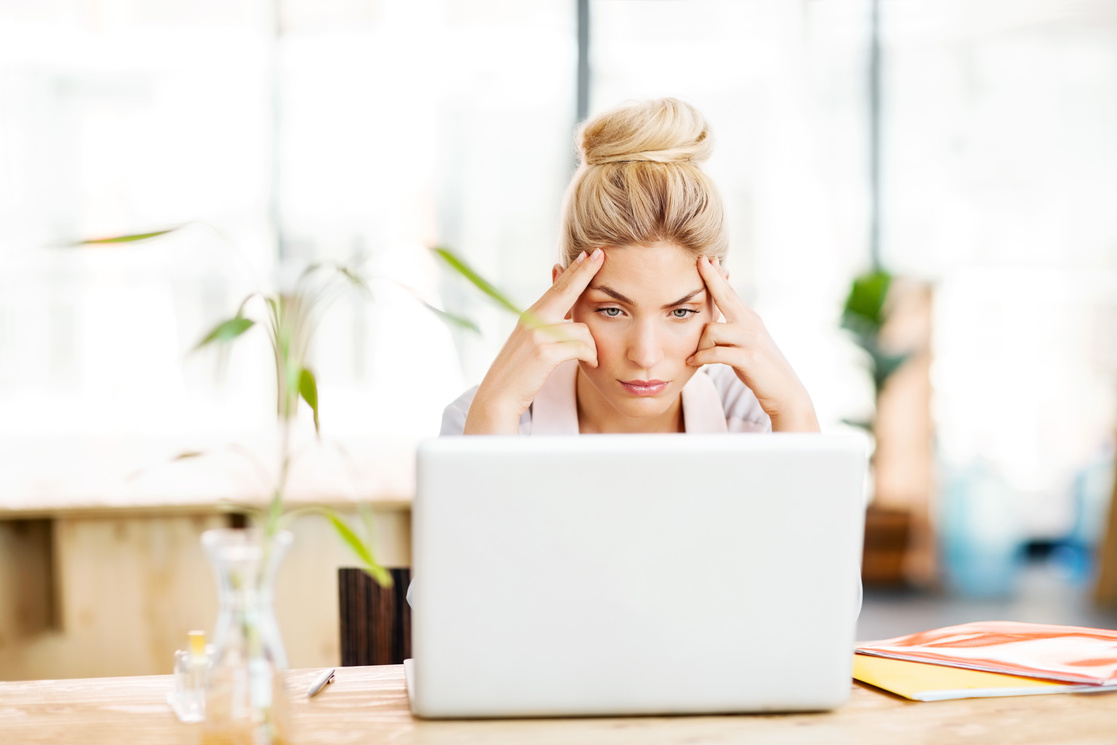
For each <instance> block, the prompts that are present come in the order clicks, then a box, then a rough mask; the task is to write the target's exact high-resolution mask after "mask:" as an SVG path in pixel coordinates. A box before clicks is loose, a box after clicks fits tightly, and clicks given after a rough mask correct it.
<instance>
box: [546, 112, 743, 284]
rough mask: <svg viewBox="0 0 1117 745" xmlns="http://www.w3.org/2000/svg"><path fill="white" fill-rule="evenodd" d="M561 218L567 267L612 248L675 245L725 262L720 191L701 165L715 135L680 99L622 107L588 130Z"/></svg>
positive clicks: (581, 132) (582, 131) (582, 134)
mask: <svg viewBox="0 0 1117 745" xmlns="http://www.w3.org/2000/svg"><path fill="white" fill-rule="evenodd" d="M576 142H577V145H578V152H579V155H580V162H579V165H578V170H577V171H576V172H575V173H574V178H573V179H572V180H571V182H570V187H569V189H568V190H567V192H566V199H565V203H564V206H563V215H562V245H561V250H562V259H563V265H564V266H565V265H569V264H570V262H572V261H573V260H574V259H576V258H577V257H578V254H580V253H581V252H582V251H592V250H593V249H595V248H598V247H609V246H650V245H653V244H656V243H674V244H676V245H678V246H681V247H683V248H684V249H686V250H688V251H690V252H691V253H693V254H694V255H695V256H696V257H697V256H700V255H703V254H705V255H706V256H708V257H710V258H711V259H712V258H714V257H717V258H718V259H720V260H722V262H724V260H725V254H726V252H727V251H728V249H729V239H728V236H727V235H726V230H725V215H724V210H723V209H722V204H721V195H720V194H718V191H717V187H715V186H714V183H713V181H711V180H710V177H709V176H707V175H706V174H705V173H704V172H703V171H702V169H701V168H699V166H698V164H699V163H700V162H702V161H704V160H706V158H707V157H709V155H710V151H711V150H712V149H713V143H712V142H711V139H710V127H709V125H707V124H706V120H705V118H704V117H703V116H702V115H701V114H700V113H698V111H697V109H695V108H694V107H693V106H691V105H690V104H687V103H683V102H682V101H679V100H677V99H674V98H661V99H658V100H654V101H643V102H636V103H630V104H625V105H622V106H620V107H618V108H615V109H613V110H612V111H607V112H605V113H604V114H601V115H600V116H597V117H595V118H593V119H590V120H588V121H587V122H585V123H584V124H583V125H582V126H581V127H580V128H579V129H578V134H577V136H576Z"/></svg>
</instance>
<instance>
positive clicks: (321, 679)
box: [306, 667, 334, 698]
mask: <svg viewBox="0 0 1117 745" xmlns="http://www.w3.org/2000/svg"><path fill="white" fill-rule="evenodd" d="M333 679H334V669H333V668H332V667H331V668H330V669H329V670H326V671H325V672H324V673H322V674H321V675H319V676H318V677H317V678H315V679H314V682H313V683H311V684H310V688H307V689H306V696H307V698H310V697H311V696H313V695H314V694H316V693H319V692H320V691H321V690H322V689H323V688H325V687H326V684H327V683H330V682H332V681H333Z"/></svg>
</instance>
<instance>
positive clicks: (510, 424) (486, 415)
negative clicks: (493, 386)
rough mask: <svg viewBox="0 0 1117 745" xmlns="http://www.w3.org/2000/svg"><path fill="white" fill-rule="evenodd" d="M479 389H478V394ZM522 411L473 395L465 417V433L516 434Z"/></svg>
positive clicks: (518, 431)
mask: <svg viewBox="0 0 1117 745" xmlns="http://www.w3.org/2000/svg"><path fill="white" fill-rule="evenodd" d="M480 393H481V391H478V394H480ZM522 414H523V412H522V411H514V410H513V409H512V408H511V407H508V406H502V405H501V404H500V403H499V402H496V401H489V399H487V398H485V397H483V396H480V395H478V396H475V397H474V399H473V402H472V403H470V405H469V413H468V414H466V417H465V431H464V434H467V435H518V434H519V433H520V416H521V415H522Z"/></svg>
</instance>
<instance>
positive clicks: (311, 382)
mask: <svg viewBox="0 0 1117 745" xmlns="http://www.w3.org/2000/svg"><path fill="white" fill-rule="evenodd" d="M299 395H300V396H302V397H303V401H306V403H307V405H308V406H310V410H311V411H313V412H314V432H315V434H321V431H320V430H319V428H318V381H316V380H315V379H314V373H312V372H311V371H310V368H309V367H304V368H303V369H302V370H301V371H299Z"/></svg>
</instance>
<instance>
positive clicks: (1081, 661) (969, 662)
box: [853, 621, 1117, 701]
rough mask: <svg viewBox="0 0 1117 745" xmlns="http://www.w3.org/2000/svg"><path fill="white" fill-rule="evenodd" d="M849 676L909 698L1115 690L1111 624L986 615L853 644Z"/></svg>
mask: <svg viewBox="0 0 1117 745" xmlns="http://www.w3.org/2000/svg"><path fill="white" fill-rule="evenodd" d="M856 652H857V654H856V655H854V662H853V677H854V678H856V679H857V680H860V681H862V682H864V683H868V684H869V685H873V686H876V687H878V688H883V689H884V690H886V691H891V692H892V693H896V694H898V695H900V696H903V697H905V698H909V699H912V700H914V701H942V700H946V699H956V698H976V697H983V696H1026V695H1034V694H1040V693H1070V692H1074V693H1081V692H1103V691H1113V690H1117V631H1109V630H1104V629H1087V628H1080V627H1077V626H1051V625H1044V624H1031V623H1018V622H1013V621H987V622H982V623H967V624H962V625H960V626H948V627H947V628H943V629H935V630H933V631H924V632H920V633H918V634H909V635H908V636H901V637H897V638H895V639H887V640H885V641H880V642H872V643H869V644H865V645H862V646H860V647H858V648H857V650H856Z"/></svg>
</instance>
